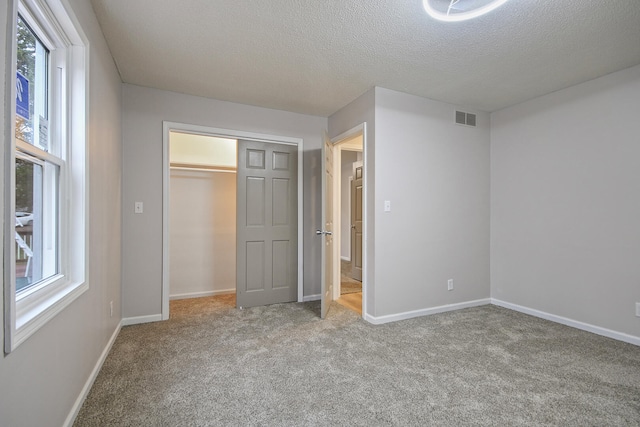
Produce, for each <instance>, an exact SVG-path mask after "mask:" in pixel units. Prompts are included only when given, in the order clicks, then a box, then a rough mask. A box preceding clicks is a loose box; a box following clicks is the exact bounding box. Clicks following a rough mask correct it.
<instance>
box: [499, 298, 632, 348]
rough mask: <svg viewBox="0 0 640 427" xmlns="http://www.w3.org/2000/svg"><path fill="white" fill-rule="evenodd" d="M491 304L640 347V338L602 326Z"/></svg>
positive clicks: (511, 306)
mask: <svg viewBox="0 0 640 427" xmlns="http://www.w3.org/2000/svg"><path fill="white" fill-rule="evenodd" d="M491 304H494V305H497V306H499V307H504V308H508V309H509V310H514V311H518V312H520V313H524V314H529V315H531V316H534V317H539V318H541V319H545V320H550V321H552V322H556V323H560V324H562V325H566V326H571V327H572V328H576V329H581V330H583V331H587V332H591V333H594V334H597V335H602V336H604V337H608V338H613V339H614V340H618V341H624V342H627V343H629V344H634V345H638V346H640V337H635V336H633V335H629V334H625V333H624V332H617V331H612V330H611V329H606V328H602V327H600V326H595V325H591V324H589V323H584V322H579V321H577V320H573V319H568V318H566V317H562V316H557V315H555V314H551V313H546V312H544V311H540V310H535V309H533V308H529V307H523V306H521V305H517V304H512V303H510V302H506V301H501V300H499V299H495V298H491Z"/></svg>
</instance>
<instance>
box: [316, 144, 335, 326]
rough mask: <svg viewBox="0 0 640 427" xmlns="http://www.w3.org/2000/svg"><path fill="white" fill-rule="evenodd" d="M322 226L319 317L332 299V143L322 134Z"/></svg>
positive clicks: (325, 314) (326, 309) (323, 314)
mask: <svg viewBox="0 0 640 427" xmlns="http://www.w3.org/2000/svg"><path fill="white" fill-rule="evenodd" d="M321 155H322V170H323V171H324V177H323V180H322V226H323V227H324V229H323V230H321V231H320V230H319V231H320V232H321V235H322V238H323V239H324V249H323V250H322V255H321V257H322V277H321V282H322V296H321V298H322V301H321V308H320V317H321V318H323V319H324V318H325V317H327V312H328V311H329V306H330V305H331V301H332V299H333V144H331V141H330V140H329V137H328V136H327V135H326V133H325V135H324V144H323V145H322V153H321Z"/></svg>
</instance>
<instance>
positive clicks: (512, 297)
mask: <svg viewBox="0 0 640 427" xmlns="http://www.w3.org/2000/svg"><path fill="white" fill-rule="evenodd" d="M639 100H640V67H634V68H630V69H627V70H623V71H620V72H617V73H614V74H610V75H608V76H605V77H602V78H599V79H596V80H593V81H590V82H587V83H583V84H580V85H577V86H573V87H571V88H569V89H565V90H562V91H559V92H555V93H553V94H550V95H547V96H544V97H541V98H538V99H534V100H532V101H529V102H525V103H523V104H520V105H517V106H514V107H511V108H507V109H505V110H502V111H499V112H497V113H494V114H492V117H491V120H492V141H491V295H492V297H493V298H496V299H499V300H502V301H506V302H509V303H512V304H518V305H521V306H524V307H528V308H531V309H535V310H540V311H543V312H546V313H550V314H553V315H556V316H562V317H566V318H569V319H573V320H576V321H580V322H584V323H587V324H591V325H596V326H599V327H602V328H607V329H611V330H614V331H618V332H623V333H627V334H630V335H633V336H636V337H640V318H637V317H635V316H634V304H635V302H640V268H638V265H639V263H638V262H639V261H638V260H640V223H639V219H640V179H639V176H638V174H639V173H640V116H639V112H640V101H639Z"/></svg>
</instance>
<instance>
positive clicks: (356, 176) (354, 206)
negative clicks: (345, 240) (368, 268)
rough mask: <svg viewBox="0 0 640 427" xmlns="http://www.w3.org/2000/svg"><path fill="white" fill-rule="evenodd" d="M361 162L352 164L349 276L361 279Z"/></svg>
mask: <svg viewBox="0 0 640 427" xmlns="http://www.w3.org/2000/svg"><path fill="white" fill-rule="evenodd" d="M363 172H364V169H363V166H362V162H356V163H354V164H353V181H351V277H352V278H354V279H355V280H360V281H362V218H363V208H362V195H363V186H362V177H363Z"/></svg>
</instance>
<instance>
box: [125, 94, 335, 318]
mask: <svg viewBox="0 0 640 427" xmlns="http://www.w3.org/2000/svg"><path fill="white" fill-rule="evenodd" d="M122 92H123V110H124V111H123V144H124V163H123V169H124V170H123V182H124V183H125V185H124V189H123V301H124V306H123V310H124V317H125V318H129V317H140V316H154V315H158V314H160V313H161V303H162V292H161V291H162V184H161V183H162V122H163V121H164V120H167V121H172V122H178V123H188V124H195V125H200V126H211V127H217V128H224V129H234V130H240V131H247V132H257V133H264V134H271V135H278V136H286V137H296V138H302V139H303V140H304V150H305V152H304V223H303V227H304V295H306V296H310V295H318V294H320V265H319V259H320V252H319V251H320V247H321V246H320V243H321V242H320V239H317V238H316V237H315V229H316V227H318V226H319V225H320V205H319V193H320V181H319V169H320V147H321V141H322V133H323V131H324V130H325V129H326V127H327V119H326V118H322V117H314V116H307V115H302V114H294V113H288V112H284V111H277V110H271V109H266V108H259V107H252V106H248V105H241V104H235V103H231V102H223V101H217V100H213V99H207V98H200V97H196V96H189V95H182V94H178V93H173V92H166V91H161V90H157V89H149V88H144V87H140V86H135V85H129V84H125V85H123V88H122ZM135 201H142V202H144V214H142V215H135V214H134V213H133V206H134V202H135Z"/></svg>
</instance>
